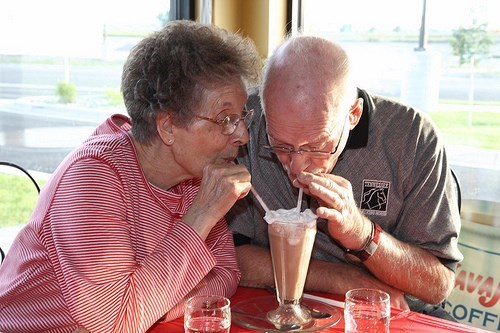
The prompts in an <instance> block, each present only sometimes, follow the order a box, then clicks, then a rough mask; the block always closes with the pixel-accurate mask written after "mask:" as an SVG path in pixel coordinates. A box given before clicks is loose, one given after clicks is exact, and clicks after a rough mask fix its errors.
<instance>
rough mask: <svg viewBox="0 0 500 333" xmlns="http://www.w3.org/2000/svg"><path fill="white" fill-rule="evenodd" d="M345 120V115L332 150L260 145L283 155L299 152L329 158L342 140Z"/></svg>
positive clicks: (311, 156)
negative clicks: (337, 139)
mask: <svg viewBox="0 0 500 333" xmlns="http://www.w3.org/2000/svg"><path fill="white" fill-rule="evenodd" d="M346 122H347V117H346V118H345V119H344V125H343V126H342V131H341V132H340V137H339V141H338V142H337V145H336V146H335V148H334V149H333V151H324V150H315V149H306V148H299V149H295V148H293V147H287V146H272V145H263V144H261V145H260V147H261V148H264V149H267V150H270V151H271V152H273V153H275V154H276V155H285V154H286V155H290V154H292V153H295V154H301V155H304V156H308V157H310V158H314V159H320V158H330V157H331V156H332V155H334V154H335V153H336V152H337V150H338V149H339V146H340V142H341V141H342V136H343V135H344V129H345V124H346Z"/></svg>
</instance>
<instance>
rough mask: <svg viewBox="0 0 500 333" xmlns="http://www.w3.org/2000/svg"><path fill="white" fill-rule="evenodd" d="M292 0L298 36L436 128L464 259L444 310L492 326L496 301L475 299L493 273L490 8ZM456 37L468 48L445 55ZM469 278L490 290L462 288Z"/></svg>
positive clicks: (494, 5)
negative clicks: (457, 191)
mask: <svg viewBox="0 0 500 333" xmlns="http://www.w3.org/2000/svg"><path fill="white" fill-rule="evenodd" d="M301 3H302V13H301V14H302V15H301V17H302V22H301V23H302V28H303V30H304V31H305V32H306V33H309V34H315V35H320V36H323V37H326V38H329V39H331V40H334V41H337V42H339V43H340V44H341V45H343V46H344V48H345V49H346V50H347V52H348V53H349V54H350V56H351V59H352V60H353V62H354V67H355V69H356V75H357V79H358V82H359V86H360V87H361V88H365V89H367V90H369V91H371V92H373V93H376V94H380V95H384V96H388V97H390V98H393V99H396V100H400V101H402V102H405V103H408V104H410V105H412V106H415V107H418V108H420V109H421V110H422V111H424V112H426V113H428V114H429V116H430V117H431V118H432V119H433V120H434V121H435V122H436V124H437V125H438V127H439V129H440V131H441V132H442V134H443V136H444V139H445V143H446V147H447V153H448V157H449V160H450V163H451V166H452V169H453V170H454V171H455V173H456V174H457V175H458V178H459V180H460V183H461V190H462V199H463V202H462V232H461V234H460V238H459V246H460V248H461V251H462V253H463V254H464V256H465V259H464V261H463V262H462V264H461V266H460V267H459V269H458V270H457V274H456V276H457V283H456V287H455V290H454V292H453V293H452V295H451V296H450V298H449V299H448V301H447V306H446V308H447V310H449V311H450V313H451V314H452V315H453V316H454V317H455V318H456V319H457V320H459V321H461V322H463V323H465V324H468V325H472V326H476V327H479V328H483V329H487V330H495V329H497V328H498V315H497V314H498V312H499V309H500V308H499V307H500V303H498V302H496V301H494V302H490V303H487V302H484V301H479V300H478V299H479V297H480V294H479V293H481V294H485V293H487V294H488V295H494V294H495V291H496V289H495V288H496V286H497V284H498V277H499V267H500V252H499V251H500V248H499V246H498V244H499V240H500V139H499V136H498V133H499V132H500V94H499V92H500V44H499V41H500V20H498V17H497V15H498V13H499V12H500V3H499V2H498V1H495V0H479V1H467V0H460V1H457V0H439V1H425V0H419V1H397V0H380V1H370V0H352V1H338V0H334V1H332V0H303V1H302V2H301ZM424 4H425V7H426V11H425V13H426V15H425V20H423V15H422V14H423V8H424ZM423 21H425V25H423V24H422V22H423ZM422 27H424V29H423V30H422V29H421V28H422ZM421 31H422V32H423V33H421ZM457 36H460V37H461V38H465V39H466V38H470V40H469V41H471V42H472V44H471V45H472V46H473V48H472V49H471V50H469V51H470V52H467V49H464V50H465V51H464V52H458V53H456V52H454V49H453V46H452V45H453V44H454V43H456V42H457V41H458V39H457ZM424 37H425V38H424ZM457 46H463V44H460V43H457ZM461 56H462V64H461ZM470 278H476V279H481V280H482V281H489V283H490V282H491V284H492V286H491V287H488V286H487V285H486V283H483V284H481V285H479V284H478V285H477V286H472V285H471V283H469V282H468V281H470V280H468V279H470ZM475 281H476V282H478V281H479V280H475ZM478 283H479V282H478Z"/></svg>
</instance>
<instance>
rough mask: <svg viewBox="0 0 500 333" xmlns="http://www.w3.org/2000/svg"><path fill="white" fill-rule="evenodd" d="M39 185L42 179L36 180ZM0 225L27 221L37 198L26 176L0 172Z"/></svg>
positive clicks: (41, 183) (4, 225) (36, 193)
mask: <svg viewBox="0 0 500 333" xmlns="http://www.w3.org/2000/svg"><path fill="white" fill-rule="evenodd" d="M37 183H38V185H39V186H40V187H41V186H42V185H43V184H45V181H43V180H37ZM0 198H1V199H0V227H7V226H13V225H19V224H24V223H26V222H28V219H29V217H30V216H31V213H32V212H33V208H35V204H36V201H37V199H38V192H37V191H36V188H35V185H33V183H32V182H31V180H30V179H29V178H28V177H27V176H24V175H23V176H18V175H11V174H3V173H0Z"/></svg>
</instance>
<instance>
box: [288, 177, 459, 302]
mask: <svg viewBox="0 0 500 333" xmlns="http://www.w3.org/2000/svg"><path fill="white" fill-rule="evenodd" d="M298 179H299V181H300V182H301V183H302V184H303V185H305V186H306V188H305V192H307V193H308V194H310V195H312V196H314V197H316V198H318V199H319V200H320V206H321V207H319V208H318V209H317V210H316V215H318V217H320V218H323V219H326V220H328V232H329V234H330V236H331V237H333V238H334V239H336V240H337V241H338V242H339V243H340V244H342V245H343V246H344V247H345V248H348V249H360V248H362V247H363V245H364V244H365V243H366V240H367V239H368V238H369V237H370V235H371V228H372V222H371V221H370V220H369V219H368V218H367V217H366V216H364V215H363V214H362V212H361V211H360V210H359V209H358V208H357V206H356V204H355V202H354V199H353V194H352V188H351V184H350V183H349V182H348V181H347V180H346V179H344V178H342V177H339V176H335V175H331V174H326V175H325V174H321V175H313V174H311V173H305V172H304V173H302V174H300V175H299V178H298ZM364 264H365V267H366V268H367V269H369V270H370V271H371V272H372V273H373V275H375V276H376V277H377V278H378V279H380V280H381V281H382V282H384V283H386V284H388V285H390V286H392V287H394V288H397V289H399V290H402V291H403V292H405V293H408V294H410V295H413V296H416V297H418V298H420V299H421V300H423V301H425V302H427V303H431V304H437V303H440V302H441V301H442V300H443V299H445V298H446V297H447V296H448V295H449V293H450V292H451V291H452V289H453V287H454V281H455V280H454V273H453V272H452V271H451V270H450V269H449V268H447V267H446V266H444V265H443V264H442V263H441V262H440V261H439V259H438V258H437V257H436V256H434V255H433V254H432V253H430V252H429V251H427V250H425V249H422V248H419V247H417V246H414V245H410V244H407V243H404V242H402V241H399V240H397V239H396V238H394V237H392V236H390V235H389V234H388V233H386V232H382V233H381V234H380V241H379V245H378V248H377V251H376V252H375V254H374V255H373V256H372V257H370V258H369V259H368V260H366V261H365V263H364Z"/></svg>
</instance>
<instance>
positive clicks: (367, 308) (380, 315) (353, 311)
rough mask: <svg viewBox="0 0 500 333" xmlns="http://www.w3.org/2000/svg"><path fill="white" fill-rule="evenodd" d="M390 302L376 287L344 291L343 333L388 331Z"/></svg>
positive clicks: (387, 295) (379, 332)
mask: <svg viewBox="0 0 500 333" xmlns="http://www.w3.org/2000/svg"><path fill="white" fill-rule="evenodd" d="M390 316H391V302H390V296H389V294H388V293H386V292H384V291H382V290H377V289H352V290H349V291H348V292H347V293H346V296H345V308H344V320H345V333H389V322H390Z"/></svg>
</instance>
